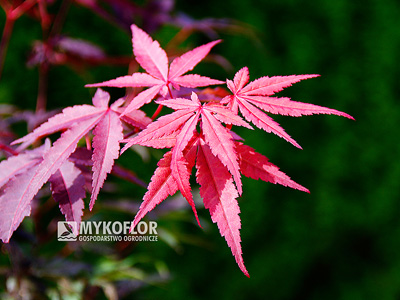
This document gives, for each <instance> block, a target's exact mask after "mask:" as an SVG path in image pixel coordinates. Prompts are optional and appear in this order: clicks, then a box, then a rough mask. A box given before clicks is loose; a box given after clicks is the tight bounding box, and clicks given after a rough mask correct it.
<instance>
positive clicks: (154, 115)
mask: <svg viewBox="0 0 400 300" xmlns="http://www.w3.org/2000/svg"><path fill="white" fill-rule="evenodd" d="M162 109H163V106H162V105H161V104H159V105H158V107H157V110H156V111H155V112H154V114H153V115H152V116H151V119H152V120H153V121H154V119H155V118H157V116H158V115H159V114H160V112H161V110H162Z"/></svg>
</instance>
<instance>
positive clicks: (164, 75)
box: [86, 25, 223, 115]
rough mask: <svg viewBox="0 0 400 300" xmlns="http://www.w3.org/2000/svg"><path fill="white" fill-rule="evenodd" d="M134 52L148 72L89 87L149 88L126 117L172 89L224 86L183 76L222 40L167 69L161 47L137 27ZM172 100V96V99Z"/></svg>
mask: <svg viewBox="0 0 400 300" xmlns="http://www.w3.org/2000/svg"><path fill="white" fill-rule="evenodd" d="M131 30H132V44H133V53H134V55H135V58H136V61H137V62H138V63H139V64H140V66H141V67H142V68H143V69H144V70H145V71H146V72H147V73H134V74H132V75H127V76H122V77H118V78H116V79H112V80H108V81H105V82H101V83H95V84H88V85H86V87H100V86H109V87H150V88H148V89H146V90H144V91H142V92H141V93H139V94H138V95H137V96H136V97H135V98H134V99H133V100H132V101H131V103H130V104H129V105H128V107H127V108H126V110H125V112H124V113H123V115H126V114H128V113H129V112H131V111H132V110H134V109H138V108H140V107H141V106H142V105H144V104H146V103H149V102H150V101H151V100H152V99H153V98H154V97H155V96H156V95H157V94H159V93H160V94H161V95H162V96H166V95H167V93H168V90H169V89H170V86H172V87H174V88H175V89H179V87H181V86H182V87H188V88H195V87H201V86H208V85H214V84H222V83H223V82H222V81H220V80H215V79H211V78H209V77H205V76H200V75H197V74H188V75H183V74H185V73H186V72H188V71H191V70H193V68H194V67H195V66H196V65H197V64H198V63H199V62H200V61H201V60H202V59H203V58H204V57H205V56H206V55H207V54H208V53H209V52H210V50H211V48H212V47H214V45H215V44H217V43H219V42H220V40H217V41H213V42H210V43H208V44H205V45H202V46H200V47H197V48H195V49H193V50H191V51H189V52H186V53H184V54H182V55H181V56H179V57H177V58H175V59H174V60H173V61H172V63H171V65H170V66H169V67H168V57H167V54H166V52H165V51H164V50H163V49H162V48H161V47H160V44H159V43H158V42H157V41H153V39H152V38H151V37H150V36H149V35H148V34H147V33H146V32H144V31H143V30H142V29H140V28H139V27H137V26H136V25H132V26H131ZM171 97H172V96H171Z"/></svg>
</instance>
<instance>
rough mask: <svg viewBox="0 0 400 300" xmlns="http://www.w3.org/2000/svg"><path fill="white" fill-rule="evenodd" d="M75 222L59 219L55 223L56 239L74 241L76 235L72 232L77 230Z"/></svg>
mask: <svg viewBox="0 0 400 300" xmlns="http://www.w3.org/2000/svg"><path fill="white" fill-rule="evenodd" d="M77 229H78V226H77V224H76V222H65V221H61V222H58V223H57V240H59V241H76V240H77V237H76V235H75V234H74V232H78V230H77Z"/></svg>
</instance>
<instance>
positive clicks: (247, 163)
mask: <svg viewBox="0 0 400 300" xmlns="http://www.w3.org/2000/svg"><path fill="white" fill-rule="evenodd" d="M235 145H236V152H237V154H238V157H239V166H240V172H241V173H242V174H243V175H244V176H246V177H249V178H252V179H255V180H258V179H261V180H263V181H265V182H271V183H274V184H276V183H278V184H280V185H283V186H288V187H291V188H293V189H297V190H300V191H303V192H307V193H309V192H310V191H309V190H308V189H306V188H305V187H304V186H301V185H300V184H298V183H296V182H294V181H293V180H291V179H290V177H289V176H287V175H286V174H285V173H283V172H282V171H279V168H278V167H277V166H275V165H274V164H272V163H270V162H269V161H268V158H267V157H265V156H264V155H262V154H260V153H257V152H256V151H255V150H254V149H253V148H251V147H250V146H247V145H244V144H243V143H241V142H235Z"/></svg>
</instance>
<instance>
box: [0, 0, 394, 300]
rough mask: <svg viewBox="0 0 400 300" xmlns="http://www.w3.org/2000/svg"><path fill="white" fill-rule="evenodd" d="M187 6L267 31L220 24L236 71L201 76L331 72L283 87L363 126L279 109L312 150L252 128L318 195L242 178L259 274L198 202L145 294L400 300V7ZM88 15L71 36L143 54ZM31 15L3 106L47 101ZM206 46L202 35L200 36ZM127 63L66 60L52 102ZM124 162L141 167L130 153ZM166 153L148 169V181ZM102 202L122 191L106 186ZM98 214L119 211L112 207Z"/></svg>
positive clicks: (163, 250)
mask: <svg viewBox="0 0 400 300" xmlns="http://www.w3.org/2000/svg"><path fill="white" fill-rule="evenodd" d="M176 9H177V10H180V11H183V12H185V13H187V14H189V15H191V16H193V17H195V18H199V19H200V18H206V17H215V18H231V19H234V20H237V21H240V22H243V23H246V24H248V25H249V26H251V27H252V29H253V30H254V32H255V35H254V36H249V35H246V34H237V33H229V32H222V33H220V37H221V38H222V39H223V40H224V42H223V43H222V44H220V45H218V46H216V47H215V49H214V50H213V53H218V54H220V55H222V56H224V57H225V58H226V59H228V60H229V61H230V63H231V64H232V66H233V69H232V70H231V71H224V70H221V69H219V68H218V67H216V66H215V65H213V64H208V63H204V64H203V65H200V66H199V67H198V68H196V69H195V71H197V72H198V73H200V74H205V75H209V76H212V77H214V78H218V79H222V80H224V79H225V78H232V77H233V75H234V73H235V72H236V71H237V70H239V69H240V68H241V67H243V66H247V67H248V68H249V70H250V77H251V79H252V80H253V79H256V78H258V77H261V76H265V75H268V76H273V75H291V74H320V75H321V77H319V78H314V79H310V80H307V81H304V82H300V83H297V84H296V85H295V86H293V87H290V88H287V89H285V90H284V91H283V92H281V93H280V94H279V95H280V96H287V97H291V98H292V99H294V100H297V101H302V102H309V103H313V104H317V105H322V106H326V107H330V108H334V109H338V110H341V111H344V112H347V113H349V114H351V115H352V116H354V117H355V119H356V121H355V122H353V121H351V120H347V119H345V118H341V117H337V116H325V115H322V116H306V117H302V118H291V117H284V116H277V117H276V118H275V120H277V121H278V123H280V124H281V125H282V126H283V127H284V128H285V129H286V131H287V132H288V133H289V134H290V135H291V136H292V137H293V138H294V139H295V140H296V141H297V142H299V143H300V145H301V146H302V147H303V149H304V150H299V149H297V148H295V147H293V146H292V145H290V144H289V143H287V142H285V141H284V140H283V139H280V138H278V137H277V136H274V135H272V134H267V133H265V132H262V131H261V130H255V131H251V132H250V131H246V130H243V131H240V132H239V133H240V135H241V136H243V137H244V138H245V140H246V143H247V144H248V145H250V146H252V147H254V148H255V149H256V150H257V151H258V152H260V153H262V154H264V155H266V156H267V157H269V159H270V161H271V162H272V163H274V164H276V165H277V166H279V167H280V168H281V170H282V171H283V172H285V173H286V174H288V175H289V176H290V177H291V178H292V179H293V180H295V181H296V182H298V183H300V184H302V185H304V186H306V187H307V188H308V189H309V190H310V191H311V194H306V193H302V192H299V191H295V190H291V189H288V188H284V187H281V186H275V185H273V184H268V183H265V182H260V181H254V180H250V179H243V183H244V193H243V196H242V197H241V198H240V199H239V205H240V207H241V215H240V216H241V219H242V230H241V236H242V247H243V256H244V261H245V264H246V266H247V269H248V271H249V273H250V276H251V278H250V279H248V278H246V277H245V276H244V275H243V274H242V273H241V272H240V270H239V268H238V267H237V266H236V264H235V260H234V258H233V257H232V255H231V252H230V249H229V248H228V247H227V245H226V242H225V241H224V239H223V238H221V237H220V236H219V233H218V229H217V227H216V226H215V225H214V224H212V223H211V222H210V220H209V214H208V213H207V211H204V209H202V210H201V211H200V215H201V217H202V220H203V223H204V224H205V230H201V229H199V228H198V227H196V225H195V224H194V218H193V217H192V216H191V212H190V211H187V212H186V213H185V214H186V218H187V219H188V220H189V222H186V223H182V222H179V221H176V220H175V219H174V217H170V218H166V219H165V220H161V221H160V224H161V225H162V226H165V227H166V228H168V226H170V227H171V228H178V229H177V231H178V232H180V233H181V237H180V239H181V241H180V246H179V247H177V248H175V249H174V248H171V247H169V246H168V245H167V244H166V243H164V242H158V243H154V244H151V245H149V244H150V243H149V244H147V245H145V246H141V247H143V248H141V249H142V251H145V252H146V254H147V255H148V256H149V257H150V258H151V259H154V260H159V261H163V262H164V263H165V264H166V265H167V266H168V269H169V272H170V276H171V278H170V279H169V280H168V281H166V282H163V283H160V284H154V285H150V286H146V287H143V288H141V289H139V290H138V291H137V292H136V293H135V294H134V295H135V297H136V298H135V299H296V300H301V299H351V300H354V299H400V251H399V249H400V195H399V194H400V193H399V192H400V189H399V183H398V182H399V179H400V164H399V163H398V161H397V160H398V155H399V154H400V145H399V142H398V137H399V133H398V128H399V125H400V122H399V120H400V118H399V112H400V105H399V103H400V102H399V98H400V95H399V94H400V89H399V85H398V81H399V78H400V71H399V69H400V68H399V63H398V61H399V60H400V2H398V1H395V0H365V1H345V0H336V1H332V0H317V1H310V0H304V1H293V0H279V1H278V0H270V1H261V0H260V1H256V0H247V1H242V0H241V1H239V0H236V1H219V2H216V1H211V0H203V1H188V0H185V1H183V0H181V1H178V2H177V4H176ZM89 17H90V16H88V12H87V11H85V10H83V9H81V8H78V7H72V8H71V12H70V14H69V16H68V18H67V22H66V24H65V27H64V32H66V33H69V34H71V35H73V36H75V37H80V38H87V39H89V40H91V41H93V42H95V43H97V44H99V45H101V46H102V47H103V48H104V49H105V51H106V52H107V53H109V54H113V55H130V54H131V44H130V38H129V36H128V35H127V34H125V33H124V32H122V31H118V30H116V29H115V28H113V27H112V26H109V25H108V24H107V23H105V22H103V21H101V20H99V19H98V18H97V17H90V18H93V19H89V20H88V18H89ZM31 24H33V21H31V20H30V19H29V18H22V19H21V20H18V21H17V23H16V26H15V29H14V31H15V34H14V35H13V37H12V39H11V44H10V46H9V53H8V56H7V60H6V64H5V70H4V74H3V78H2V80H1V81H0V102H5V103H13V104H15V105H17V106H19V107H20V108H23V109H34V107H35V101H36V90H37V69H26V67H25V60H26V56H27V52H29V47H30V45H31V43H32V41H33V40H35V39H40V27H39V26H38V25H35V26H36V27H35V26H33V25H31ZM84 24H86V25H84ZM171 32H174V29H168V28H163V29H162V30H161V31H157V32H156V33H155V34H153V36H154V37H156V38H158V39H159V41H160V43H161V45H166V43H167V42H168V38H169V37H170V36H171ZM207 41H208V39H207V37H205V36H204V35H202V34H196V35H194V36H193V37H191V39H190V42H192V44H191V43H190V42H188V43H189V45H192V46H195V45H199V44H201V43H203V42H207ZM214 70H215V71H214ZM126 72H127V68H126V67H118V68H116V67H98V68H95V69H93V70H90V71H86V72H85V74H84V75H80V76H78V75H76V74H75V72H72V71H71V70H70V69H68V68H66V67H57V68H54V69H52V71H51V75H52V76H51V77H50V82H49V107H50V108H55V107H64V106H67V105H74V104H80V103H87V102H89V101H90V95H91V94H90V93H91V92H93V91H89V90H87V89H84V88H83V85H84V84H86V83H88V82H97V81H100V80H105V79H110V78H114V77H116V76H121V75H124V74H126ZM157 155H160V153H158V152H156V153H155V154H154V156H157ZM133 156H135V155H134V154H133ZM121 159H122V161H124V162H126V163H127V164H129V163H130V162H129V161H130V158H129V157H121ZM133 159H136V158H133ZM156 161H157V160H156V159H155V158H154V159H151V160H150V161H149V162H148V163H147V164H146V165H145V169H146V170H144V169H139V170H138V169H135V171H136V172H137V173H138V174H139V175H141V176H143V178H144V179H146V180H148V179H149V178H150V176H151V174H152V172H153V170H154V168H155V164H156ZM135 164H136V168H137V165H138V164H137V163H136V162H135V163H132V162H131V165H133V166H134V165H135ZM116 182H117V181H116ZM128 187H129V185H126V186H124V188H125V189H127V188H128ZM132 189H134V190H133V191H132V190H131V191H130V192H125V196H126V195H132V194H135V199H136V200H135V201H139V200H140V198H141V197H142V196H141V195H143V194H144V191H145V190H144V189H141V188H137V187H132ZM103 197H104V198H107V197H108V199H110V198H111V197H112V196H111V194H110V195H107V192H105V195H104V194H103ZM99 201H101V199H99ZM99 201H98V202H99ZM167 201H168V200H167ZM102 209H103V211H102ZM97 212H98V214H99V216H101V217H99V219H101V218H104V219H107V214H106V212H105V211H104V208H102V207H101V205H99V208H98V211H97ZM94 213H96V211H94ZM131 213H132V215H134V213H135V212H131ZM58 217H60V216H58ZM171 230H172V229H171ZM185 237H187V238H185ZM197 239H199V240H200V241H198V242H196V241H197ZM131 255H132V256H134V255H135V253H134V252H133V253H132V254H131ZM3 261H4V259H3Z"/></svg>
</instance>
